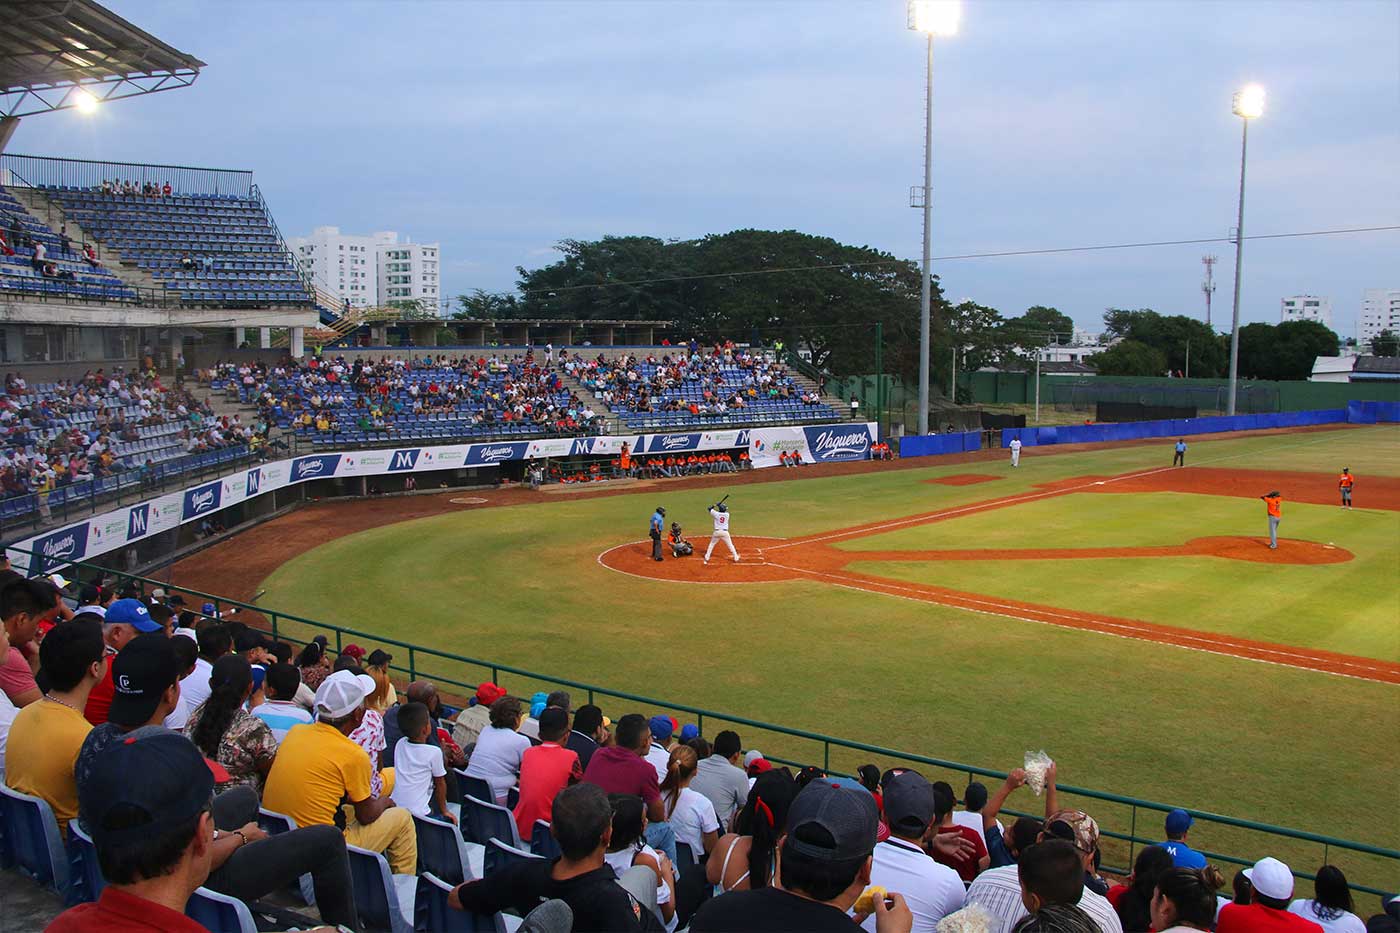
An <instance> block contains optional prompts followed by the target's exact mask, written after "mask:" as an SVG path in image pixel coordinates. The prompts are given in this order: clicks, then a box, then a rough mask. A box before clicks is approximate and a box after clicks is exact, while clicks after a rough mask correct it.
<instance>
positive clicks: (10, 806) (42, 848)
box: [0, 784, 71, 898]
mask: <svg viewBox="0 0 1400 933" xmlns="http://www.w3.org/2000/svg"><path fill="white" fill-rule="evenodd" d="M0 866H5V867H10V866H16V867H18V868H19V870H20V871H21V872H23V873H24V874H26V875H28V876H29V877H30V878H33V879H34V880H35V881H36V882H38V883H39V884H41V885H43V886H44V887H46V888H50V889H52V890H54V891H57V892H58V893H59V894H62V895H64V896H65V898H67V897H68V896H69V894H70V887H71V885H70V884H69V870H68V853H67V851H66V850H65V849H64V847H63V837H62V835H60V833H59V831H58V820H57V819H56V818H55V817H54V815H53V808H51V807H50V806H49V805H48V803H47V802H46V801H44V800H41V799H40V798H38V797H31V796H30V795H29V794H22V793H20V792H19V791H17V790H12V789H10V788H9V787H6V786H4V785H3V784H0Z"/></svg>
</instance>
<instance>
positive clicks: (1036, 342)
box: [1004, 305, 1074, 350]
mask: <svg viewBox="0 0 1400 933" xmlns="http://www.w3.org/2000/svg"><path fill="white" fill-rule="evenodd" d="M1004 326H1005V327H1006V329H1007V331H1009V332H1012V333H1017V334H1020V335H1021V337H1020V341H1019V342H1020V345H1021V346H1022V347H1024V348H1025V349H1027V350H1029V349H1031V348H1032V347H1039V346H1044V345H1045V344H1047V343H1069V342H1070V340H1071V339H1072V338H1073V337H1074V321H1073V320H1071V319H1070V316H1069V315H1068V314H1065V313H1064V312H1063V311H1060V310H1059V309H1058V308H1047V307H1045V306H1044V305H1033V306H1031V307H1029V308H1027V309H1026V313H1025V314H1023V315H1021V316H1020V317H1013V318H1009V319H1008V320H1007V321H1006V324H1005V325H1004Z"/></svg>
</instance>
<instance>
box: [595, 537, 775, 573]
mask: <svg viewBox="0 0 1400 933" xmlns="http://www.w3.org/2000/svg"><path fill="white" fill-rule="evenodd" d="M687 540H689V541H690V543H691V544H693V545H695V553H694V554H692V555H691V556H689V557H672V556H671V546H670V544H668V543H666V542H662V548H661V550H662V553H663V554H664V555H665V559H664V560H660V561H656V560H652V558H651V541H650V540H649V539H648V540H643V541H631V542H628V543H627V544H619V545H618V546H617V547H614V548H610V549H609V550H606V551H604V552H603V553H602V554H599V555H598V563H600V564H602V565H603V566H604V567H607V568H608V569H609V570H616V571H617V572H618V573H625V574H630V575H631V576H634V577H648V578H650V579H653V580H669V581H671V582H673V583H772V582H775V581H778V580H795V579H797V578H799V577H801V576H802V574H800V573H798V572H796V571H793V570H788V569H786V568H784V567H779V566H777V565H775V564H770V563H768V561H767V560H766V559H765V558H764V556H763V548H764V546H765V545H769V544H773V543H775V542H778V541H781V540H782V539H781V538H759V537H753V536H740V535H736V536H735V537H734V548H735V550H737V551H738V552H739V563H737V564H736V563H734V561H733V560H732V559H731V558H730V556H729V549H728V548H726V547H725V546H724V543H723V542H720V543H718V544H716V545H715V551H714V553H713V554H711V555H710V563H709V564H708V565H706V564H705V562H704V556H705V548H707V547H708V546H709V544H710V539H709V537H708V536H706V537H701V536H698V535H697V536H696V537H694V538H689V539H687ZM778 553H779V554H782V553H783V552H781V551H779V552H778Z"/></svg>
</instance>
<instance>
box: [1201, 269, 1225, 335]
mask: <svg viewBox="0 0 1400 933" xmlns="http://www.w3.org/2000/svg"><path fill="white" fill-rule="evenodd" d="M1219 261H1220V260H1219V259H1218V258H1216V257H1215V256H1202V257H1201V262H1202V263H1203V264H1204V265H1205V267H1206V280H1205V281H1204V282H1202V283H1201V292H1202V293H1203V294H1204V295H1205V296H1206V326H1207V327H1209V326H1210V299H1211V296H1212V295H1214V294H1215V264H1216V263H1217V262H1219Z"/></svg>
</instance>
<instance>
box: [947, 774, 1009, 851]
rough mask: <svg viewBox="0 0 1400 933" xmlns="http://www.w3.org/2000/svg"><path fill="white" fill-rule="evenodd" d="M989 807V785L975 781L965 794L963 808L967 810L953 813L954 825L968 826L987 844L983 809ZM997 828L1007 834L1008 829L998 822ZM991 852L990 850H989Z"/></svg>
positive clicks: (969, 785) (968, 786)
mask: <svg viewBox="0 0 1400 933" xmlns="http://www.w3.org/2000/svg"><path fill="white" fill-rule="evenodd" d="M986 805H987V785H985V784H983V783H981V782H980V781H973V782H972V783H971V784H968V785H967V791H966V792H965V793H964V794H963V807H964V808H965V809H962V810H955V811H954V812H953V825H955V826H966V827H967V828H968V829H971V830H973V831H975V832H976V833H977V835H979V836H981V837H982V844H983V845H986V844H987V831H986V829H985V827H984V826H983V820H982V808H983V807H985V806H986ZM996 825H997V828H998V829H999V830H1001V832H1002V833H1005V832H1006V827H1005V826H1003V825H1002V823H1001V821H1000V820H997V824H996ZM988 851H989V852H990V850H988Z"/></svg>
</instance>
